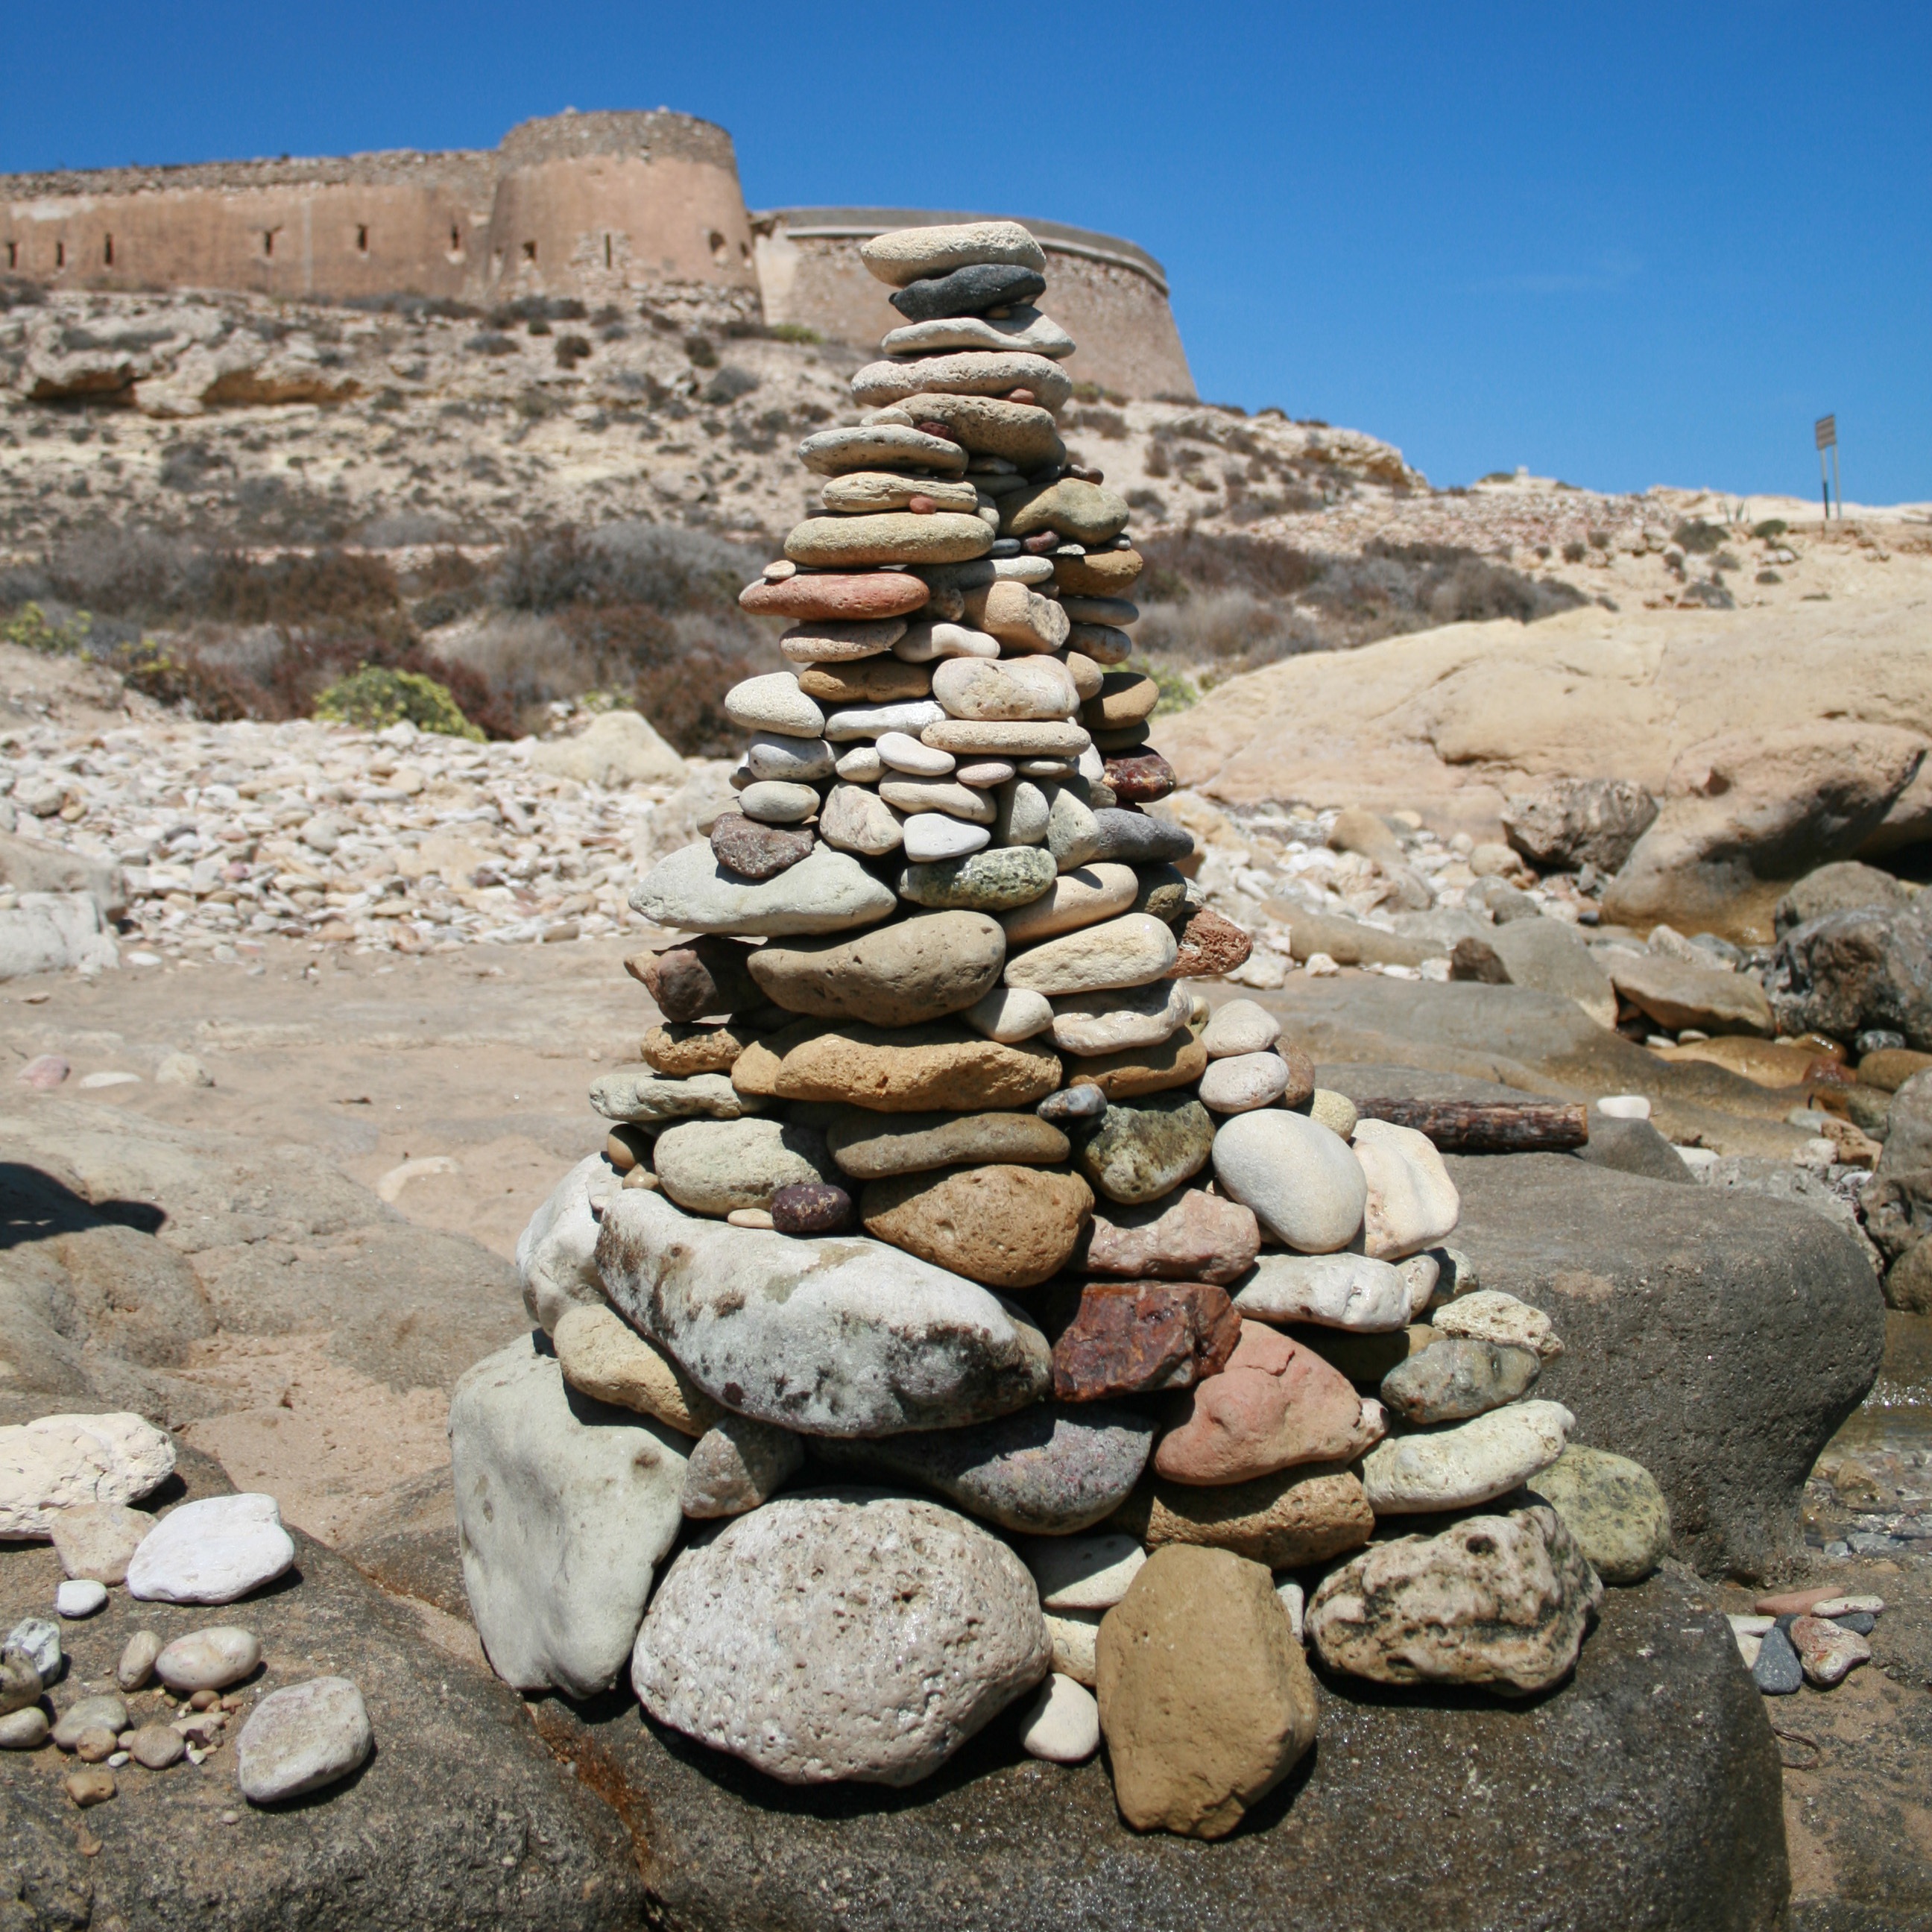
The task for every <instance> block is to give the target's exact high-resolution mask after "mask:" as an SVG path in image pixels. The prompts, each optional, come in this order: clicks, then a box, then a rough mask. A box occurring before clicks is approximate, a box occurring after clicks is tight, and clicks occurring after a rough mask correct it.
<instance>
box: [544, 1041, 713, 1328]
mask: <svg viewBox="0 0 1932 1932" xmlns="http://www.w3.org/2000/svg"><path fill="white" fill-rule="evenodd" d="M644 1077H645V1078H646V1079H655V1077H656V1076H655V1075H646V1076H644ZM714 1077H715V1076H714ZM725 1084H726V1085H730V1082H726V1083H725ZM618 1184H619V1175H618V1174H617V1172H616V1169H613V1167H612V1166H610V1163H609V1162H608V1161H607V1160H605V1159H604V1157H603V1156H602V1155H601V1154H588V1155H586V1156H585V1157H584V1158H583V1160H580V1161H579V1162H578V1163H577V1165H576V1166H574V1167H573V1168H572V1169H571V1170H570V1172H568V1174H566V1175H565V1176H564V1177H563V1178H562V1180H561V1181H559V1182H558V1183H557V1184H556V1186H555V1187H553V1188H552V1189H551V1190H550V1193H549V1195H548V1196H547V1198H546V1199H545V1200H544V1202H543V1203H542V1205H541V1206H540V1207H539V1208H538V1209H537V1211H536V1212H535V1214H532V1216H531V1217H530V1218H529V1221H528V1222H527V1223H526V1224H525V1226H524V1228H523V1233H522V1234H521V1235H520V1236H518V1238H517V1280H518V1281H519V1282H520V1283H521V1284H522V1286H523V1307H525V1308H526V1310H528V1311H529V1317H530V1319H531V1320H532V1322H535V1323H536V1325H538V1327H539V1328H541V1329H542V1330H543V1331H544V1334H553V1333H554V1332H555V1331H556V1325H557V1324H558V1322H560V1321H561V1320H562V1319H563V1316H564V1313H565V1310H568V1309H570V1308H572V1307H578V1306H588V1307H595V1306H597V1305H598V1304H600V1303H601V1301H603V1299H604V1286H603V1283H601V1282H600V1281H599V1280H598V1278H597V1263H596V1259H595V1256H596V1253H597V1217H596V1216H595V1214H592V1212H591V1208H590V1204H591V1202H592V1201H593V1200H595V1201H598V1202H601V1201H602V1200H603V1199H604V1197H605V1196H607V1195H609V1194H612V1193H615V1192H616V1189H617V1187H618Z"/></svg>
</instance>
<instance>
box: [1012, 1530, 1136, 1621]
mask: <svg viewBox="0 0 1932 1932" xmlns="http://www.w3.org/2000/svg"><path fill="white" fill-rule="evenodd" d="M1020 1554H1021V1555H1022V1556H1023V1557H1024V1558H1025V1559H1026V1565H1027V1568H1028V1569H1029V1570H1031V1571H1032V1572H1033V1580H1034V1583H1036V1584H1037V1586H1039V1589H1040V1608H1041V1609H1042V1610H1061V1611H1066V1610H1111V1609H1112V1607H1114V1605H1115V1604H1118V1602H1119V1601H1121V1598H1123V1597H1124V1596H1125V1595H1127V1586H1128V1585H1129V1584H1130V1583H1132V1582H1133V1580H1134V1577H1135V1575H1136V1573H1137V1572H1138V1571H1139V1569H1140V1567H1141V1565H1142V1564H1143V1563H1145V1562H1146V1561H1147V1553H1146V1552H1145V1550H1142V1547H1140V1545H1139V1543H1137V1542H1136V1541H1135V1540H1134V1538H1132V1537H1131V1536H1124V1535H1121V1533H1120V1532H1118V1530H1091V1531H1089V1532H1087V1533H1085V1535H1074V1536H1037V1537H1034V1538H1030V1539H1028V1541H1026V1542H1025V1543H1024V1544H1022V1546H1021V1548H1020Z"/></svg>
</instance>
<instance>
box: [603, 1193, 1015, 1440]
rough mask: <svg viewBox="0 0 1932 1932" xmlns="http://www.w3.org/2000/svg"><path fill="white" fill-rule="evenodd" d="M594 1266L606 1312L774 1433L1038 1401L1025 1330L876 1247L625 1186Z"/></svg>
mask: <svg viewBox="0 0 1932 1932" xmlns="http://www.w3.org/2000/svg"><path fill="white" fill-rule="evenodd" d="M597 1265H598V1271H599V1273H600V1274H601V1276H602V1277H603V1281H604V1288H605V1290H606V1292H607V1294H608V1295H609V1296H610V1300H611V1301H612V1302H613V1304H615V1305H616V1307H617V1309H618V1310H619V1313H622V1315H624V1316H625V1317H626V1318H627V1319H628V1320H630V1321H631V1322H634V1323H635V1324H636V1325H637V1327H638V1328H641V1329H642V1330H643V1331H644V1332H645V1333H646V1334H648V1335H651V1336H654V1337H655V1338H656V1339H657V1340H658V1341H660V1342H661V1343H663V1344H664V1346H665V1347H666V1348H667V1349H670V1352H671V1353H672V1354H673V1355H675V1356H676V1358H677V1359H678V1361H679V1363H680V1364H682V1367H683V1368H684V1369H685V1372H686V1373H688V1375H689V1376H691V1379H692V1380H693V1381H694V1382H697V1385H699V1386H700V1388H703V1390H704V1391H706V1394H709V1395H710V1396H712V1397H714V1398H715V1400H718V1401H719V1402H721V1403H724V1406H726V1407H727V1408H728V1409H734V1410H736V1411H738V1412H739V1413H741V1414H743V1415H754V1416H757V1418H760V1420H761V1421H766V1422H774V1423H776V1424H778V1426H779V1427H781V1428H787V1429H794V1430H799V1431H800V1432H801V1433H804V1434H806V1435H813V1436H888V1435H893V1434H896V1433H898V1432H899V1431H901V1430H910V1429H926V1428H957V1427H964V1426H965V1424H968V1423H972V1422H980V1421H989V1420H990V1419H991V1418H992V1417H994V1416H996V1415H1005V1414H1007V1412H1009V1411H1010V1410H1013V1409H1022V1408H1024V1407H1025V1406H1026V1405H1027V1404H1028V1403H1031V1402H1034V1401H1037V1400H1038V1399H1039V1398H1040V1397H1041V1396H1043V1395H1044V1394H1046V1388H1047V1385H1048V1382H1049V1378H1050V1375H1051V1364H1052V1355H1051V1352H1050V1350H1049V1348H1048V1346H1047V1341H1046V1337H1045V1336H1044V1335H1043V1334H1041V1333H1040V1331H1039V1330H1038V1329H1037V1328H1034V1327H1033V1326H1031V1324H1029V1323H1028V1322H1026V1321H1025V1319H1022V1317H1020V1316H1018V1315H1017V1314H1016V1313H1014V1312H1013V1310H1010V1309H1009V1308H1008V1307H1007V1306H1006V1305H1005V1304H1003V1303H1001V1301H998V1299H997V1298H995V1297H994V1296H993V1295H989V1293H988V1292H986V1289H983V1288H981V1287H980V1286H978V1285H977V1283H973V1282H969V1281H965V1280H962V1279H961V1278H960V1277H959V1276H958V1275H955V1274H948V1273H947V1272H946V1271H944V1270H943V1269H941V1268H934V1267H933V1266H932V1265H930V1264H929V1262H922V1261H920V1260H919V1259H917V1258H916V1256H911V1255H908V1254H904V1253H901V1251H900V1250H898V1249H897V1248H893V1247H887V1246H886V1244H884V1243H883V1242H880V1241H863V1240H858V1239H854V1238H837V1237H833V1238H825V1239H821V1240H815V1241H808V1240H802V1239H799V1238H794V1237H793V1236H790V1235H778V1234H766V1233H763V1232H759V1231H757V1230H756V1229H746V1228H733V1227H730V1226H727V1225H725V1224H724V1223H721V1222H717V1221H702V1220H694V1219H692V1218H691V1217H689V1216H687V1215H685V1214H680V1213H679V1211H678V1210H677V1209H676V1208H674V1207H673V1206H672V1205H671V1204H670V1202H667V1201H664V1200H661V1199H659V1198H658V1196H655V1194H652V1193H650V1192H649V1191H648V1190H644V1189H641V1188H640V1189H627V1190H625V1191H624V1192H623V1193H620V1194H619V1196H617V1197H616V1199H615V1200H614V1201H613V1202H612V1203H611V1204H610V1206H609V1207H607V1208H606V1209H605V1210H604V1223H603V1228H602V1231H601V1234H600V1235H599V1238H598V1247H597Z"/></svg>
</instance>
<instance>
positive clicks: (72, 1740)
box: [53, 1691, 127, 1751]
mask: <svg viewBox="0 0 1932 1932" xmlns="http://www.w3.org/2000/svg"><path fill="white" fill-rule="evenodd" d="M126 1729H127V1699H126V1698H124V1697H121V1696H120V1695H119V1694H118V1693H116V1692H115V1691H104V1692H102V1693H101V1694H99V1695H98V1696H95V1697H80V1698H77V1699H76V1700H74V1703H71V1704H70V1705H69V1706H68V1707H67V1709H65V1711H63V1712H62V1713H61V1714H60V1715H59V1716H58V1718H55V1721H54V1728H53V1740H54V1742H55V1745H58V1747H59V1748H60V1749H62V1751H72V1750H73V1749H74V1746H75V1745H77V1744H78V1743H80V1740H81V1739H82V1737H83V1735H84V1734H85V1733H87V1732H89V1731H95V1730H99V1731H113V1733H115V1734H116V1736H118V1734H119V1733H121V1732H122V1731H124V1730H126Z"/></svg>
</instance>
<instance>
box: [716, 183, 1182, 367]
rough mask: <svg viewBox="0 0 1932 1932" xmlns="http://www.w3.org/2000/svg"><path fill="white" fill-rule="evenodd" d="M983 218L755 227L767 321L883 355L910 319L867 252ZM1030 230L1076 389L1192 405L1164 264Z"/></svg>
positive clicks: (1131, 249)
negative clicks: (917, 231) (908, 235)
mask: <svg viewBox="0 0 1932 1932" xmlns="http://www.w3.org/2000/svg"><path fill="white" fill-rule="evenodd" d="M984 218H985V217H980V216H974V215H968V214H941V213H935V212H931V211H925V210H920V209H913V208H781V209H775V210H773V211H769V212H768V213H765V214H758V215H756V216H754V217H753V218H752V227H753V229H754V234H755V236H756V244H755V246H756V254H757V269H758V281H759V286H760V289H761V290H762V292H763V296H764V305H765V319H766V321H767V322H771V323H796V324H799V325H800V326H803V327H805V328H808V329H816V330H817V332H819V334H820V335H824V336H828V337H830V338H832V339H833V340H835V341H841V342H848V343H850V344H852V345H853V347H855V348H858V349H861V350H864V351H865V353H867V354H868V355H872V354H876V353H877V348H878V343H879V339H880V337H881V336H883V335H884V334H885V333H886V331H887V330H888V329H894V328H896V327H898V326H899V324H900V323H901V321H902V320H903V318H902V317H901V316H900V315H899V314H898V311H897V310H895V308H892V305H891V304H890V303H889V302H888V301H887V300H886V296H887V293H888V290H886V286H885V284H883V283H882V282H880V281H876V280H875V279H874V278H873V276H872V275H871V274H870V273H869V272H868V270H867V269H866V267H865V263H863V262H862V260H860V259H859V243H860V242H863V241H865V240H866V239H868V237H870V236H874V235H877V234H881V233H884V232H885V231H886V229H890V228H910V227H916V226H926V225H927V224H929V223H935V222H945V221H967V220H982V219H984ZM1026 226H1027V227H1028V229H1030V230H1031V232H1032V233H1033V234H1034V236H1037V238H1038V239H1039V241H1040V245H1041V246H1042V247H1043V248H1045V249H1046V253H1047V267H1046V281H1047V287H1046V295H1045V296H1044V297H1043V299H1042V306H1043V308H1045V310H1046V313H1047V314H1049V315H1050V316H1052V317H1053V319H1054V320H1055V321H1056V322H1058V323H1059V324H1060V325H1061V327H1062V328H1063V329H1065V330H1066V331H1067V333H1068V334H1069V335H1071V336H1072V337H1073V339H1074V341H1076V342H1077V343H1078V344H1079V345H1080V347H1079V353H1077V354H1076V355H1074V356H1070V357H1069V358H1068V359H1067V364H1066V368H1067V373H1068V374H1070V375H1071V376H1072V377H1073V379H1074V380H1075V381H1076V382H1086V383H1097V384H1098V385H1099V386H1100V387H1101V388H1103V389H1112V390H1115V391H1117V392H1119V393H1121V394H1122V395H1128V396H1158V395H1172V396H1184V397H1188V398H1192V397H1193V395H1194V377H1193V373H1192V372H1191V371H1190V370H1189V368H1188V366H1187V352H1186V351H1185V350H1184V349H1183V348H1182V347H1181V332H1180V331H1179V329H1177V328H1176V327H1175V320H1174V315H1173V311H1172V310H1171V309H1170V308H1169V306H1168V299H1167V278H1166V274H1165V272H1163V270H1162V269H1161V266H1160V263H1158V262H1157V261H1156V260H1154V257H1152V256H1151V255H1150V254H1148V253H1147V252H1146V251H1145V249H1142V248H1137V247H1136V245H1134V244H1133V242H1123V241H1121V240H1120V239H1118V238H1117V237H1115V236H1109V235H1100V234H1097V233H1093V232H1092V231H1091V230H1088V229H1079V228H1069V227H1065V226H1062V225H1061V224H1060V223H1057V222H1050V221H1029V222H1028V223H1026Z"/></svg>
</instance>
